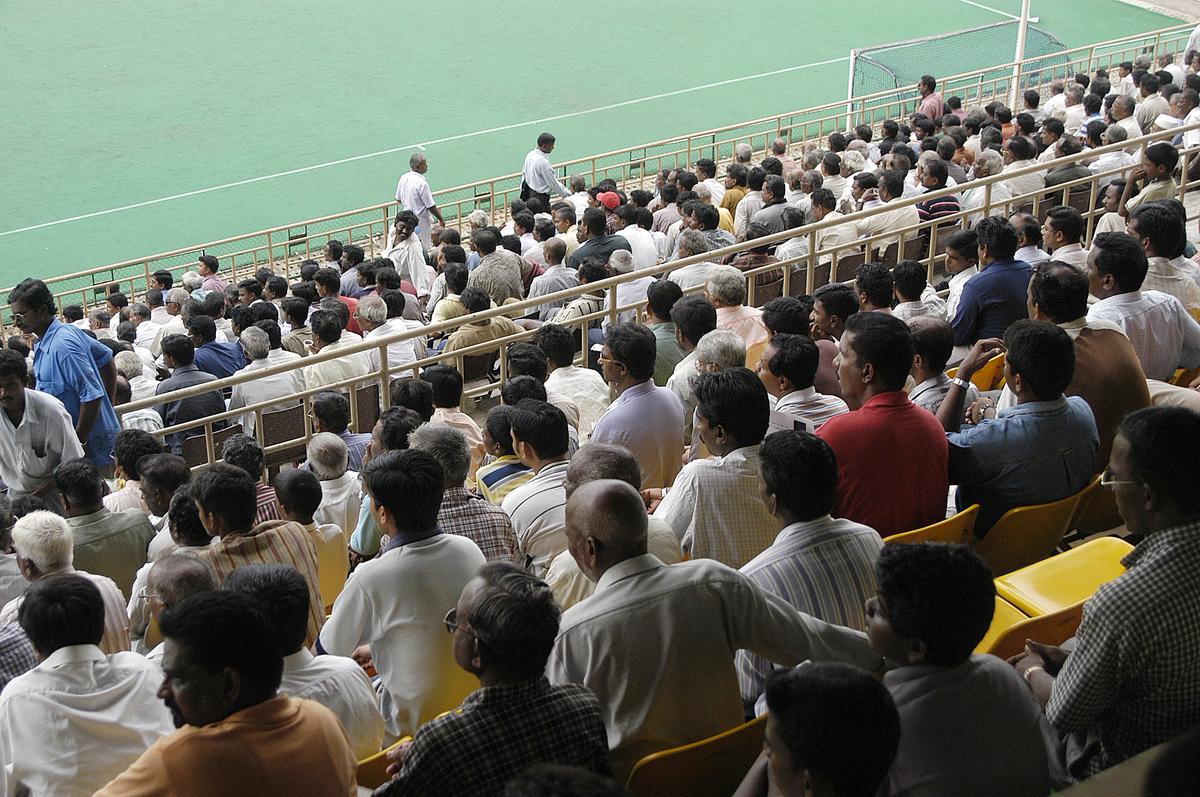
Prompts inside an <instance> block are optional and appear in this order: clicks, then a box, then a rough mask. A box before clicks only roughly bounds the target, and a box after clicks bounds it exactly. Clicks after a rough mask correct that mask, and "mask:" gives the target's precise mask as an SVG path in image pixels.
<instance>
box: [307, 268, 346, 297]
mask: <svg viewBox="0 0 1200 797" xmlns="http://www.w3.org/2000/svg"><path fill="white" fill-rule="evenodd" d="M313 282H315V283H316V284H317V285H318V286H319V287H321V288H324V289H325V290H326V292H328V293H329V294H331V295H333V296H337V295H338V292H339V291H340V290H341V285H342V277H341V275H340V274H338V273H337V271H335V270H334V269H332V268H322V269H318V270H317V273H316V274H313Z"/></svg>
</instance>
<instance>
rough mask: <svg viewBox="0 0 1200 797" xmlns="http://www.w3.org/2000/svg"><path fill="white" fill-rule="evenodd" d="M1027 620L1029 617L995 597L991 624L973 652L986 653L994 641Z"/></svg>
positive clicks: (1000, 598)
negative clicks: (994, 608)
mask: <svg viewBox="0 0 1200 797" xmlns="http://www.w3.org/2000/svg"><path fill="white" fill-rule="evenodd" d="M1028 619H1029V615H1027V614H1025V612H1023V611H1021V610H1020V609H1018V608H1017V607H1016V606H1013V605H1012V604H1011V603H1009V602H1008V601H1006V600H1004V598H1002V597H1000V596H999V595H997V596H996V610H995V611H994V612H993V613H992V622H991V624H989V625H988V630H987V633H986V634H984V635H983V639H981V640H979V644H978V645H976V646H975V652H976V653H987V652H988V651H989V650H991V649H992V645H993V644H994V643H995V642H996V640H997V639H999V638H1000V637H1002V636H1004V634H1005V632H1007V631H1008V629H1010V628H1012V627H1013V626H1014V625H1016V624H1017V623H1023V622H1025V621H1026V620H1028Z"/></svg>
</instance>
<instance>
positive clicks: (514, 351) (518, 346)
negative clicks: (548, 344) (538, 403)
mask: <svg viewBox="0 0 1200 797" xmlns="http://www.w3.org/2000/svg"><path fill="white" fill-rule="evenodd" d="M505 361H506V363H507V364H508V374H509V376H532V377H533V378H534V379H537V380H539V381H542V382H545V381H546V377H548V376H549V375H550V373H549V369H550V360H549V358H548V357H547V356H546V353H545V352H544V351H542V350H541V349H539V348H538V347H537V346H535V345H534V344H532V343H514V344H513V345H511V346H509V347H508V353H507V355H506V356H505Z"/></svg>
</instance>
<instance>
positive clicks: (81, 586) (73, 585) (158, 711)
mask: <svg viewBox="0 0 1200 797" xmlns="http://www.w3.org/2000/svg"><path fill="white" fill-rule="evenodd" d="M104 615H105V607H104V599H103V598H102V597H101V596H100V591H99V590H98V589H96V586H95V585H94V584H93V583H92V582H91V581H90V580H89V579H87V578H85V577H84V576H83V575H81V574H79V573H67V574H61V575H55V576H51V577H49V578H43V579H40V580H38V581H37V582H35V583H34V584H31V585H30V587H29V590H28V591H27V592H26V593H25V601H24V603H23V604H22V605H21V613H20V622H21V628H22V629H24V631H25V634H26V635H28V637H29V641H30V642H32V643H33V649H34V652H35V653H36V655H37V658H38V662H39V663H38V665H37V666H36V667H34V668H33V669H32V670H30V671H29V672H26V673H25V674H23V675H19V676H17V677H16V678H14V679H13V680H12V681H10V682H9V683H8V685H7V686H5V687H4V692H3V695H0V765H2V766H3V769H0V783H3V782H6V789H5V793H6V794H37V795H42V794H72V795H75V794H78V795H82V794H90V793H92V792H93V791H95V790H96V789H98V788H100V787H101V786H103V785H104V784H105V783H107V782H108V781H109V780H110V779H111V778H113V777H115V776H116V775H117V774H119V773H120V772H121V771H122V770H123V769H125V767H127V766H129V765H130V764H131V763H133V762H134V761H135V760H136V759H137V757H138V756H139V755H141V754H142V751H143V750H145V749H146V748H147V747H148V746H149V745H151V744H153V743H154V742H155V741H157V740H158V739H160V738H161V737H163V736H165V735H167V734H168V733H170V732H171V718H170V715H169V714H168V713H167V711H166V710H165V709H164V708H163V705H162V703H160V702H159V700H158V697H157V692H158V690H159V685H160V684H161V683H162V675H161V673H160V672H159V670H158V668H157V667H155V666H154V665H153V664H151V663H150V662H148V661H146V660H145V659H144V658H142V657H141V656H139V655H137V654H136V653H130V652H128V651H125V652H122V653H115V654H112V655H105V653H104V651H102V650H101V649H100V647H99V644H100V638H101V637H102V636H103V635H104V626H105V619H104Z"/></svg>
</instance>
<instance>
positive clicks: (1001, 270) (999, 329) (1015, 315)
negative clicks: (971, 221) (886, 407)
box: [950, 216, 1033, 346]
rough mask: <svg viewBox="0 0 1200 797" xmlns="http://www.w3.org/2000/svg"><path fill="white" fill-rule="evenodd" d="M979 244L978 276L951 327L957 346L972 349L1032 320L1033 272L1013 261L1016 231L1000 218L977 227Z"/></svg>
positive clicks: (982, 221) (966, 290) (966, 288)
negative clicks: (1028, 300) (1028, 297)
mask: <svg viewBox="0 0 1200 797" xmlns="http://www.w3.org/2000/svg"><path fill="white" fill-rule="evenodd" d="M975 236H976V238H977V239H978V241H979V273H978V274H976V275H975V276H974V277H971V279H970V280H968V281H967V283H966V285H964V286H963V291H962V298H961V299H960V300H959V302H958V312H956V313H955V315H954V319H953V320H952V321H951V322H950V326H952V327H953V328H954V345H955V346H971V345H974V343H975V342H976V341H978V340H980V339H981V338H1002V337H1004V331H1005V330H1006V329H1008V326H1009V324H1011V323H1012V322H1014V321H1019V320H1020V319H1022V318H1028V317H1029V311H1028V309H1027V308H1026V303H1025V300H1026V293H1027V291H1028V288H1029V279H1030V278H1031V277H1032V276H1033V269H1032V268H1031V267H1030V265H1029V264H1028V263H1026V262H1024V261H1023V260H1014V259H1013V255H1014V254H1016V251H1017V231H1016V230H1015V229H1013V226H1012V225H1011V224H1009V223H1008V220H1007V219H1004V218H1001V217H999V216H991V217H989V218H985V219H980V220H979V221H978V222H977V223H976V224H975Z"/></svg>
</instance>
